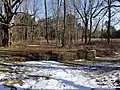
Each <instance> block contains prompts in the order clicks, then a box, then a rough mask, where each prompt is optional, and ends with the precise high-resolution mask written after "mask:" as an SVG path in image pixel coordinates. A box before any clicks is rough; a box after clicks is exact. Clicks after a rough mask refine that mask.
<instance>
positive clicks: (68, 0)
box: [0, 0, 120, 47]
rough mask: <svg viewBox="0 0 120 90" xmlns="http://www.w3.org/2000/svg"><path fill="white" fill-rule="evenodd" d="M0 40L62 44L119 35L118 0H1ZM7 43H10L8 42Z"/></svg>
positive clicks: (7, 44) (4, 42) (5, 41)
mask: <svg viewBox="0 0 120 90" xmlns="http://www.w3.org/2000/svg"><path fill="white" fill-rule="evenodd" d="M0 6H1V7H0V12H1V13H0V22H1V43H2V46H9V45H10V44H11V43H13V42H18V41H20V42H25V41H27V42H39V43H40V42H42V41H45V40H46V43H47V44H50V43H51V44H52V43H53V44H55V45H57V46H62V47H64V46H65V45H70V44H76V43H79V42H83V43H84V44H90V43H91V39H92V38H100V39H101V40H102V39H103V38H105V39H106V40H107V41H106V42H107V43H108V44H109V43H110V38H119V37H120V33H119V32H120V31H119V29H118V28H117V29H116V28H115V26H119V22H120V20H119V14H120V13H119V12H120V8H119V7H120V2H119V0H43V1H41V0H2V1H1V4H0ZM9 43H10V44H9Z"/></svg>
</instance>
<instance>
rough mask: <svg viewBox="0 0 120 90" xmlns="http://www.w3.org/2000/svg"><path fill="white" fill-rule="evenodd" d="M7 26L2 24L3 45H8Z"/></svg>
mask: <svg viewBox="0 0 120 90" xmlns="http://www.w3.org/2000/svg"><path fill="white" fill-rule="evenodd" d="M8 29H9V28H8V26H6V25H3V31H4V33H3V39H2V46H3V47H8V43H9V31H8Z"/></svg>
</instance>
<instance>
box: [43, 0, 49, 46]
mask: <svg viewBox="0 0 120 90" xmlns="http://www.w3.org/2000/svg"><path fill="white" fill-rule="evenodd" d="M44 5H45V21H46V27H45V30H46V35H45V38H46V40H47V44H49V40H48V20H47V18H48V16H47V1H46V0H44Z"/></svg>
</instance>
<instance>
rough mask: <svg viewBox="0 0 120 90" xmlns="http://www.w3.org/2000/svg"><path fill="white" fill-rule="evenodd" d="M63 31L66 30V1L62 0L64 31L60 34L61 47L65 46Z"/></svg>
mask: <svg viewBox="0 0 120 90" xmlns="http://www.w3.org/2000/svg"><path fill="white" fill-rule="evenodd" d="M65 30H66V0H64V30H63V32H62V47H64V46H65Z"/></svg>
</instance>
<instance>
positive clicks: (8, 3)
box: [0, 0, 23, 46]
mask: <svg viewBox="0 0 120 90" xmlns="http://www.w3.org/2000/svg"><path fill="white" fill-rule="evenodd" d="M22 2H23V0H2V3H3V9H4V10H3V12H2V13H0V23H1V24H2V26H3V32H4V38H3V40H2V44H3V46H8V42H9V28H10V27H11V24H10V22H11V20H12V18H13V17H14V15H15V14H16V13H17V10H18V8H19V6H20V5H21V3H22Z"/></svg>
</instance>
